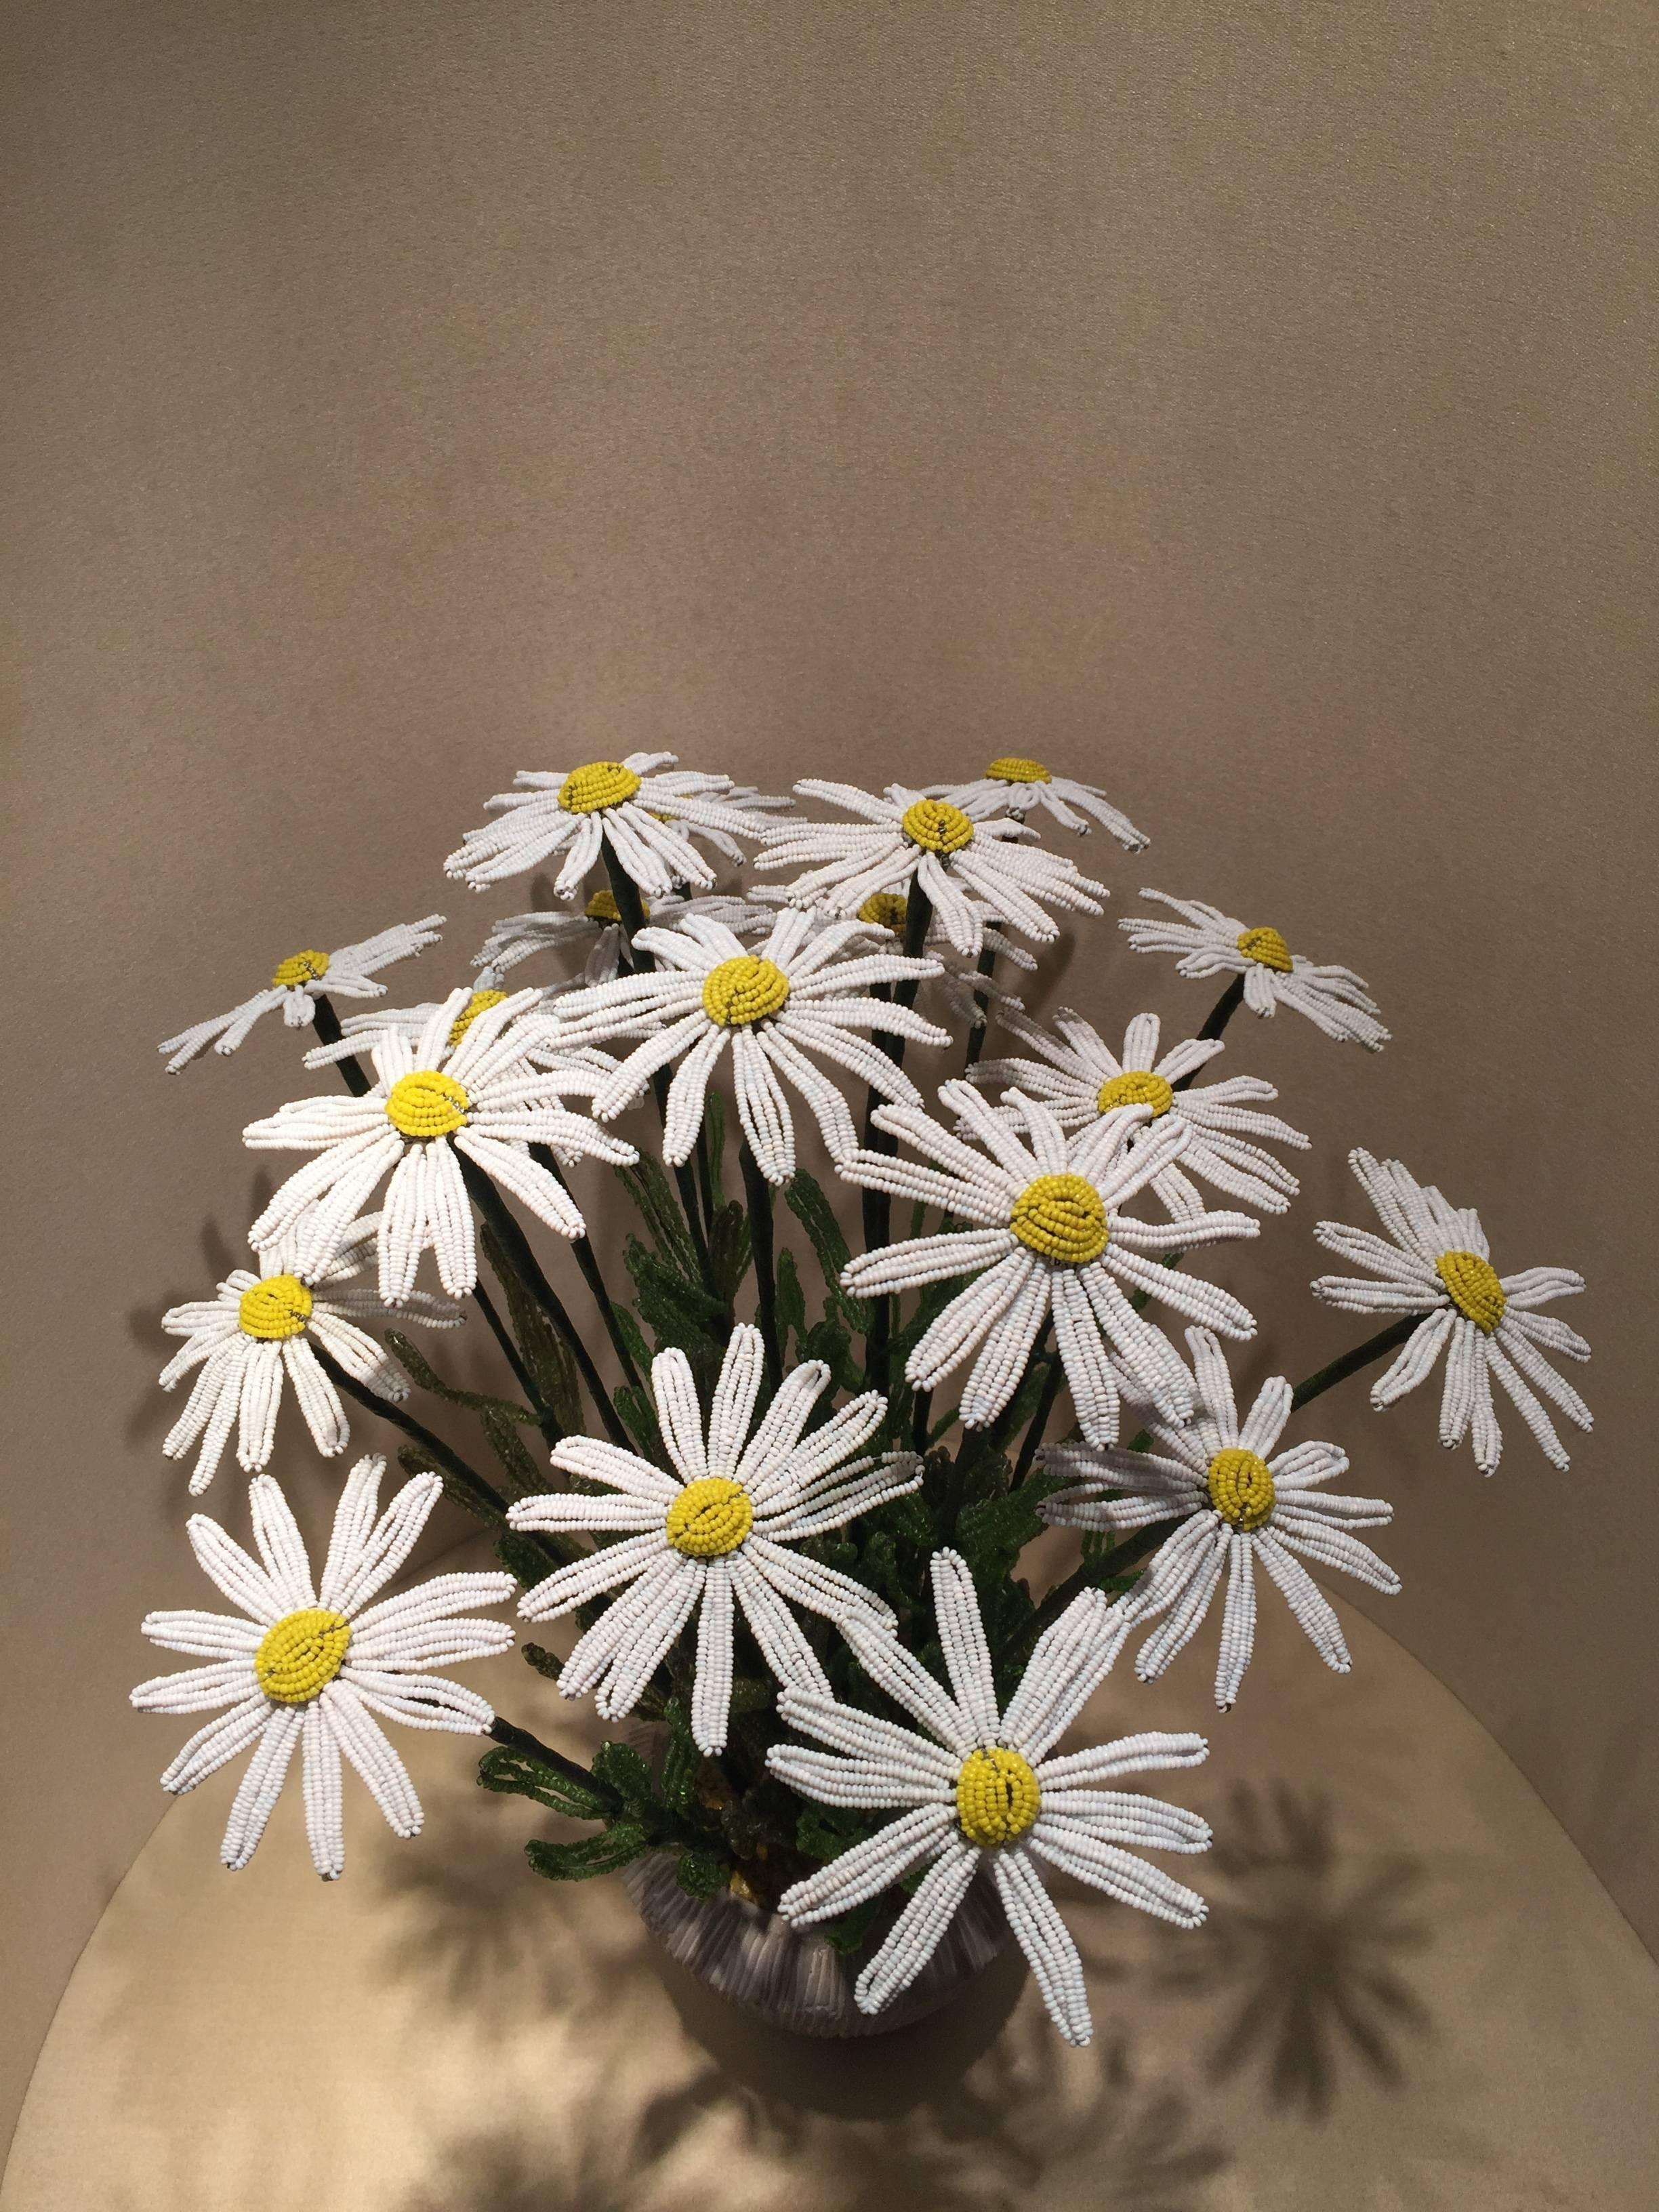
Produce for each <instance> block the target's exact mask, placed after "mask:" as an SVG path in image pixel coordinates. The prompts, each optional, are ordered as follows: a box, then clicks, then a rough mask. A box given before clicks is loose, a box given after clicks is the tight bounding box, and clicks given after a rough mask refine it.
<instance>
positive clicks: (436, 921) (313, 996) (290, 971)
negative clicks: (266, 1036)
mask: <svg viewBox="0 0 1659 2212" xmlns="http://www.w3.org/2000/svg"><path fill="white" fill-rule="evenodd" d="M442 921H443V916H442V915H441V914H429V915H427V917H426V919H425V920H424V921H410V922H400V923H399V924H398V927H396V928H395V929H383V930H382V931H381V932H380V935H379V936H378V937H368V938H365V939H363V941H362V944H361V945H341V947H340V948H339V950H338V951H336V952H319V951H314V950H313V951H305V952H293V953H290V954H289V957H288V958H287V959H286V960H283V961H280V962H279V963H277V965H276V969H274V971H273V972H272V975H271V978H270V983H269V984H268V986H267V987H265V989H264V990H263V991H256V992H255V994H253V996H252V998H251V999H245V1000H243V1001H242V1003H241V1005H240V1006H233V1007H232V1008H231V1010H230V1012H228V1014H220V1015H218V1016H216V1018H215V1019H214V1020H212V1021H210V1022H197V1024H195V1026H194V1027H193V1028H191V1029H187V1030H179V1034H178V1036H170V1037H167V1038H165V1039H164V1040H163V1041H162V1042H161V1045H160V1046H158V1047H157V1049H158V1050H159V1051H161V1052H170V1053H171V1054H173V1057H172V1059H171V1060H168V1062H167V1073H168V1074H169V1075H176V1074H177V1073H178V1072H179V1069H180V1068H181V1067H183V1066H185V1065H186V1064H187V1063H188V1062H189V1061H191V1060H194V1059H195V1058H196V1055H197V1053H200V1052H204V1051H205V1050H206V1049H207V1048H208V1046H209V1045H211V1046H212V1047H213V1048H214V1050H215V1051H216V1052H222V1053H232V1052H234V1051H235V1049H236V1048H237V1046H238V1045H239V1044H240V1043H241V1042H242V1040H243V1039H244V1037H246V1035H247V1033H248V1031H249V1030H251V1029H252V1027H253V1024H255V1022H257V1021H258V1018H259V1017H260V1015H261V1014H269V1013H274V1012H276V1008H277V1007H278V1006H280V1007H281V1008H282V1010H283V1021H284V1022H286V1023H287V1024H288V1026H289V1029H291V1030H301V1029H304V1028H305V1027H307V1024H309V1023H310V1022H311V1021H312V1020H313V1018H314V1016H315V1013H316V1007H317V1000H319V998H320V997H321V996H322V994H323V993H324V992H325V991H326V992H327V993H328V994H329V995H330V996H331V998H336V999H378V998H379V997H380V995H381V994H382V993H383V992H384V991H385V989H386V985H385V984H384V983H376V982H375V981H373V977H374V972H375V970H376V969H380V968H389V967H390V966H391V965H392V962H393V961H394V960H407V959H409V958H410V957H412V956H413V955H414V954H416V953H417V952H421V951H424V950H425V948H426V947H427V946H428V945H435V944H436V943H437V941H438V929H439V926H440V924H441V922H442Z"/></svg>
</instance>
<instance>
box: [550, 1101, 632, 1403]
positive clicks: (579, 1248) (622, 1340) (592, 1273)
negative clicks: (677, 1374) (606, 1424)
mask: <svg viewBox="0 0 1659 2212" xmlns="http://www.w3.org/2000/svg"><path fill="white" fill-rule="evenodd" d="M530 1157H531V1158H532V1160H534V1161H535V1163H536V1164H537V1166H538V1167H541V1168H545V1169H546V1170H547V1172H548V1173H549V1175H550V1176H553V1177H554V1178H555V1179H556V1181H557V1182H559V1183H560V1184H561V1185H562V1187H563V1188H564V1189H565V1190H567V1191H568V1190H569V1188H570V1184H569V1182H568V1178H567V1177H566V1175H565V1172H564V1170H563V1169H562V1167H561V1166H560V1165H559V1163H558V1159H557V1158H556V1155H555V1154H554V1152H552V1151H551V1150H550V1148H549V1147H548V1146H546V1145H532V1146H531V1147H530ZM570 1249H571V1250H572V1251H573V1252H574V1254H575V1255H576V1265H577V1266H578V1267H580V1269H581V1271H582V1279H583V1281H584V1282H585V1283H586V1285H587V1287H588V1289H589V1290H590V1291H592V1293H593V1303H594V1304H595V1305H596V1306H597V1307H598V1308H599V1319H600V1320H601V1321H602V1322H604V1323H605V1334H606V1335H607V1336H608V1337H609V1338H610V1339H611V1350H612V1351H613V1352H615V1353H616V1355H617V1361H618V1362H619V1364H620V1365H621V1367H622V1371H623V1379H624V1381H626V1382H629V1383H632V1384H633V1386H634V1388H635V1389H636V1390H637V1389H639V1387H640V1376H639V1370H638V1369H637V1368H636V1367H635V1364H634V1355H633V1353H632V1352H629V1348H628V1340H627V1338H626V1337H625V1336H624V1335H623V1333H622V1326H621V1324H620V1322H618V1321H617V1309H616V1307H615V1306H614V1305H613V1304H611V1293H610V1291H608V1290H607V1289H606V1288H605V1277H604V1275H603V1273H601V1272H600V1269H599V1254H598V1253H597V1252H596V1251H595V1250H594V1249H593V1240H592V1237H573V1238H572V1240H571V1245H570Z"/></svg>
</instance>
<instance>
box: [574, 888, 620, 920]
mask: <svg viewBox="0 0 1659 2212" xmlns="http://www.w3.org/2000/svg"><path fill="white" fill-rule="evenodd" d="M582 911H583V913H584V914H586V916H587V918H588V920H589V921H621V920H622V908H620V907H619V906H618V905H617V894H616V893H615V891H595V892H594V894H593V896H592V898H591V899H589V901H588V902H587V904H586V906H585V907H584V908H583V909H582Z"/></svg>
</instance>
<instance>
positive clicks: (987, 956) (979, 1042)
mask: <svg viewBox="0 0 1659 2212" xmlns="http://www.w3.org/2000/svg"><path fill="white" fill-rule="evenodd" d="M996 964H997V956H996V950H995V948H994V946H993V945H981V947H980V954H979V972H980V974H981V975H983V976H984V977H985V978H986V979H987V981H989V979H990V977H991V976H992V975H993V974H994V972H995V969H996ZM974 1004H975V1006H977V1007H978V1008H979V1010H980V1012H981V1015H983V1017H984V1019H983V1020H982V1021H981V1023H980V1024H979V1026H978V1028H977V1029H970V1030H969V1032H968V1051H967V1054H966V1057H965V1058H964V1059H963V1063H962V1072H963V1074H964V1075H966V1074H967V1073H968V1071H969V1068H970V1067H977V1066H978V1065H979V1056H980V1054H981V1053H982V1052H983V1051H984V1049H985V1039H986V1036H987V1033H988V1031H989V1030H990V1027H991V1001H990V1000H989V999H987V997H986V996H985V994H983V993H982V992H981V991H975V994H974Z"/></svg>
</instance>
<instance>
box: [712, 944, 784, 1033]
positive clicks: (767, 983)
mask: <svg viewBox="0 0 1659 2212" xmlns="http://www.w3.org/2000/svg"><path fill="white" fill-rule="evenodd" d="M788 1003H789V978H788V977H787V975H785V974H784V972H783V970H782V969H781V968H776V967H774V965H773V964H772V963H771V962H770V961H769V960H757V959H756V958H755V957H754V956H753V955H752V954H750V953H747V952H744V953H741V954H739V956H738V958H737V959H735V960H722V961H721V963H720V966H719V967H718V968H711V969H709V971H708V974H707V975H705V976H704V977H703V979H702V1010H703V1012H704V1013H706V1014H707V1015H708V1018H709V1020H710V1021H711V1022H717V1023H718V1024H720V1028H721V1029H723V1030H736V1029H744V1028H747V1026H748V1025H749V1024H750V1023H751V1022H763V1021H767V1020H769V1018H770V1017H771V1016H772V1015H774V1014H781V1012H783V1010H784V1008H785V1007H786V1006H787V1005H788Z"/></svg>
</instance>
